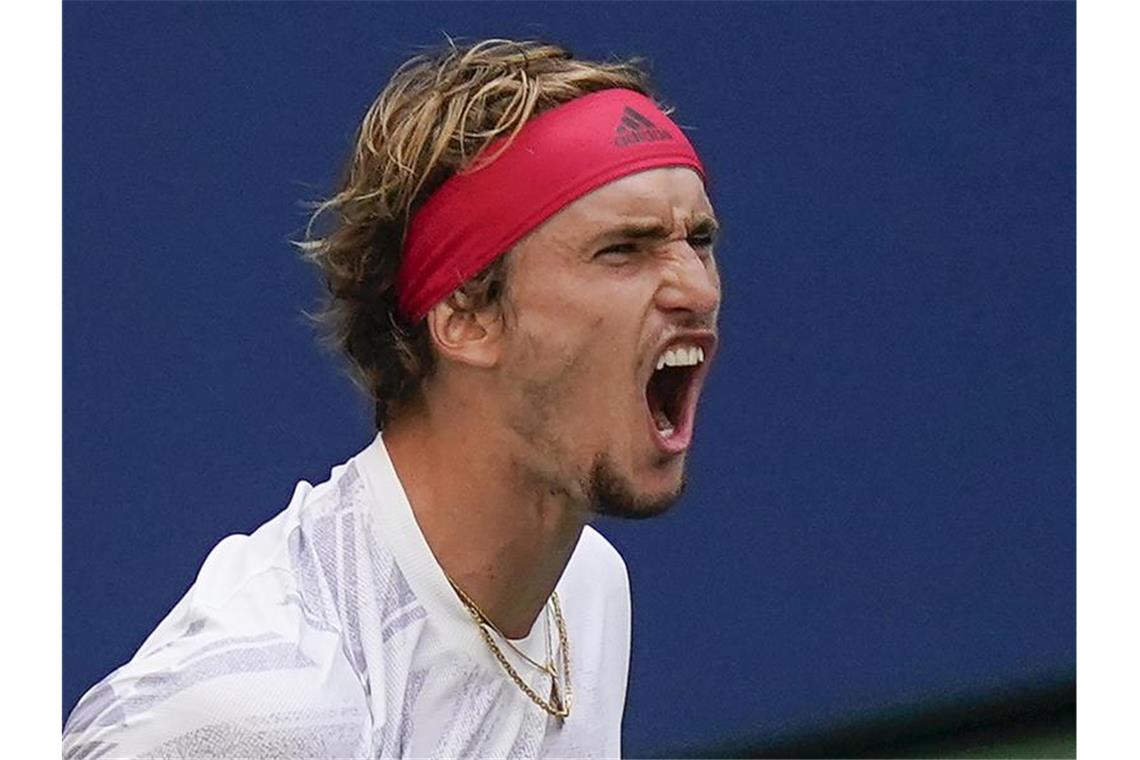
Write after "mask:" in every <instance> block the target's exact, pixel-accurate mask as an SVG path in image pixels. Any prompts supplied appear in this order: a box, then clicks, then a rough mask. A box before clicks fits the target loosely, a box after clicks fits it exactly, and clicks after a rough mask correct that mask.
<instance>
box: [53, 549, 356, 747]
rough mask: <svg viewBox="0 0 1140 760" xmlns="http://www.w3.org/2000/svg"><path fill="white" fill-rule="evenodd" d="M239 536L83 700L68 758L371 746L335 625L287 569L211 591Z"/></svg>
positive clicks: (67, 735) (67, 742) (68, 737)
mask: <svg viewBox="0 0 1140 760" xmlns="http://www.w3.org/2000/svg"><path fill="white" fill-rule="evenodd" d="M245 538H247V537H244V536H241V537H231V538H229V539H226V540H225V541H223V542H222V543H221V544H219V546H218V547H217V548H215V550H214V552H213V553H212V554H211V556H210V558H209V559H208V560H207V562H206V564H205V565H204V566H203V574H202V575H200V576H199V580H198V582H197V583H196V584H195V586H194V587H192V588H191V590H190V592H188V593H187V595H186V596H185V597H184V598H183V599H182V601H180V602H179V604H178V605H177V606H176V607H175V608H174V610H173V611H172V612H171V613H170V614H169V615H168V616H167V617H166V619H165V620H163V622H162V623H161V624H160V625H159V627H158V628H157V629H156V630H155V632H154V633H153V634H151V636H150V637H149V638H148V639H147V641H146V642H145V643H144V644H143V646H142V648H141V649H140V650H139V652H138V653H137V654H136V655H135V657H134V658H133V659H132V660H131V661H130V662H128V663H127V664H126V665H124V666H123V667H121V668H119V669H118V670H116V671H115V672H113V673H112V674H111V675H110V676H108V677H107V678H106V679H104V680H103V681H102V682H100V683H99V684H97V685H96V686H95V687H94V688H92V689H91V690H90V691H88V692H87V694H86V695H84V697H83V698H82V699H81V700H80V701H79V703H78V704H77V705H76V707H75V709H74V710H73V711H72V713H71V715H70V717H69V719H68V721H67V725H66V726H65V728H64V737H63V755H64V758H65V759H66V760H80V759H83V760H95V759H96V758H104V757H105V758H127V757H129V758H134V757H147V758H150V757H154V758H191V757H192V758H222V757H225V758H269V757H274V758H280V757H306V758H324V757H328V758H333V757H335V758H350V757H362V756H366V755H367V754H368V748H369V736H370V733H371V718H370V715H369V709H368V705H367V703H366V700H365V697H364V692H363V689H362V688H361V685H360V681H359V678H358V676H357V675H356V672H355V671H354V670H353V668H352V667H351V665H350V663H349V661H348V658H347V657H346V656H345V654H344V647H343V645H342V641H341V636H340V633H339V632H338V631H337V630H336V629H335V627H333V626H331V625H329V624H327V623H325V622H324V621H323V620H322V619H321V618H320V617H319V616H314V615H313V614H312V612H311V611H310V610H308V609H306V603H305V601H304V600H303V599H302V598H301V596H300V595H298V594H297V593H296V589H295V588H294V586H295V584H294V583H293V582H292V579H291V578H290V577H289V574H288V573H287V572H285V571H283V570H281V569H280V568H276V567H273V566H271V565H267V566H266V569H264V570H262V571H258V572H255V573H251V574H249V575H248V576H247V577H246V579H245V580H244V581H243V583H242V584H241V586H240V587H239V588H237V589H236V590H231V591H232V593H227V594H226V596H225V597H224V598H219V597H218V596H216V595H211V594H210V593H208V590H209V585H210V584H209V581H210V578H209V574H210V572H211V571H212V570H214V569H216V568H217V567H219V566H225V565H226V564H227V563H229V562H231V561H232V560H233V559H234V558H235V557H237V556H239V555H240V556H241V557H242V558H243V561H245V557H246V556H247V555H248V551H241V550H242V549H248V547H243V546H241V545H240V544H241V543H242V542H241V541H235V539H245ZM227 542H229V546H227Z"/></svg>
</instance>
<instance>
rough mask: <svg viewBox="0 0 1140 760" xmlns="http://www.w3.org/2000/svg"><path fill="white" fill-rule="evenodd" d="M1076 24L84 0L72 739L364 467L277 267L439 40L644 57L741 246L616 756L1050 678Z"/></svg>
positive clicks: (76, 110)
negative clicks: (84, 707) (208, 601)
mask: <svg viewBox="0 0 1140 760" xmlns="http://www.w3.org/2000/svg"><path fill="white" fill-rule="evenodd" d="M1074 17H1075V10H1074V5H1072V4H1068V3H1032V4H1018V3H993V4H977V3H948V4H934V3H921V4H911V3H882V4H786V3H781V4H742V3H731V4H723V5H722V4H712V3H700V4H697V3H693V4H645V3H606V4H601V5H586V4H582V3H575V4H559V5H545V4H532V3H527V4H504V5H472V4H450V3H448V4H439V5H429V6H422V5H409V4H385V5H356V4H353V5H348V4H335V5H334V4H313V5H307V4H289V5H277V4H248V5H247V4H200V5H199V4H193V5H186V4H134V3H130V4H73V3H68V4H66V5H65V9H64V177H63V179H64V220H63V231H64V293H63V295H64V362H65V363H64V413H65V426H64V521H65V522H64V536H63V539H64V588H63V601H64V652H63V657H64V685H63V707H64V711H65V712H66V711H68V710H70V708H71V706H72V705H73V704H74V703H75V701H76V700H77V699H78V698H79V696H80V695H81V693H82V692H83V691H84V690H85V689H86V688H87V687H88V686H90V685H91V684H93V683H94V682H95V681H96V680H98V679H99V678H101V677H102V676H103V675H104V674H105V673H106V672H108V671H110V670H111V669H113V668H114V667H116V666H117V665H119V664H120V663H122V662H123V661H125V660H126V659H128V658H129V657H130V655H131V654H132V653H133V651H134V650H135V648H137V646H138V645H139V644H140V643H141V641H142V639H143V638H144V637H145V636H146V634H147V633H148V632H149V631H150V629H151V628H152V627H153V626H154V624H155V623H156V622H157V621H158V620H159V619H160V618H161V617H162V616H163V615H165V613H166V612H167V611H168V610H169V608H170V607H171V606H172V605H173V604H174V603H175V602H176V601H177V599H178V598H179V597H180V596H181V594H182V593H183V591H184V590H185V589H186V587H187V586H188V585H189V583H190V582H191V581H192V580H193V578H194V574H195V572H196V570H197V568H198V566H199V564H200V563H201V561H202V559H203V558H204V557H205V555H206V554H207V552H208V551H209V549H210V548H211V547H212V546H213V545H214V544H215V543H216V542H217V541H218V540H219V539H220V538H221V537H223V536H225V535H227V534H229V533H234V532H248V531H250V530H252V529H253V528H255V527H256V526H257V525H258V524H260V523H261V522H263V521H264V520H266V519H267V518H269V517H270V516H271V515H273V514H274V513H275V512H277V511H278V510H279V509H281V508H282V507H284V505H285V503H286V502H287V500H288V498H289V495H290V493H291V491H292V487H293V484H294V483H295V482H296V480H298V479H300V478H305V479H307V480H310V481H314V482H315V481H319V480H321V479H323V478H324V477H325V475H326V474H327V471H328V469H329V467H331V466H332V465H333V464H335V463H337V462H339V461H341V460H343V459H344V458H346V457H347V456H349V455H351V454H352V453H354V452H355V451H356V450H358V449H359V448H361V447H362V446H363V445H364V444H365V443H366V442H367V440H368V439H369V437H370V426H369V421H370V416H369V410H368V408H367V405H366V404H365V403H364V402H363V401H362V400H361V399H360V398H359V397H358V396H356V395H355V392H354V391H353V390H352V389H351V386H350V385H349V384H348V382H347V381H346V380H345V379H343V377H342V376H341V375H340V374H338V370H337V368H336V366H335V365H334V362H333V361H331V360H330V359H329V358H328V357H326V356H323V355H322V354H321V353H320V351H319V350H318V349H317V348H316V347H315V345H314V341H313V339H312V334H311V331H310V329H309V328H308V327H307V325H306V323H305V321H304V319H303V318H302V317H301V315H300V310H301V309H302V308H306V307H310V306H312V305H313V304H314V302H315V300H316V297H317V292H318V291H317V283H316V279H315V277H314V275H313V274H312V273H311V272H310V271H309V270H308V269H307V268H306V267H305V266H304V265H303V264H301V263H300V262H299V261H298V260H297V258H296V256H295V253H294V252H293V250H292V249H291V248H290V246H289V245H288V243H287V241H288V239H289V238H290V237H295V236H296V235H297V234H298V232H299V230H300V227H301V225H302V224H303V222H304V214H303V211H302V209H301V208H300V207H299V205H298V201H301V200H312V199H314V198H317V197H319V196H320V195H322V194H323V193H326V192H327V191H328V190H329V189H330V187H331V185H332V182H333V179H334V177H335V175H336V172H337V170H338V168H339V163H340V161H341V159H342V158H343V156H344V155H345V151H346V148H347V145H348V141H349V139H350V136H351V133H352V131H353V129H354V127H355V124H356V122H357V121H358V120H359V118H360V116H361V115H362V114H363V111H364V109H365V108H366V106H367V105H368V103H369V102H370V101H371V99H372V98H373V97H374V95H375V94H376V92H377V91H378V90H379V88H380V87H381V86H382V85H383V82H384V81H385V80H386V79H387V77H388V76H389V74H390V73H391V71H392V70H393V68H394V67H395V66H396V65H397V64H398V63H399V62H400V61H401V60H403V59H404V58H405V57H407V56H408V55H409V54H410V53H412V52H414V51H415V49H416V47H417V46H419V45H424V44H435V43H437V42H439V41H440V40H441V39H442V34H441V33H442V32H444V31H446V32H448V33H449V34H452V35H460V36H465V37H487V36H515V37H534V36H538V37H545V38H550V39H554V40H559V41H563V42H565V43H567V44H569V45H570V46H571V48H572V49H573V50H574V51H575V52H576V53H577V54H579V55H581V56H585V57H596V56H606V55H609V54H611V53H612V54H616V55H623V56H624V55H629V54H641V55H644V56H646V57H647V58H648V59H649V60H650V61H651V62H652V65H653V71H654V73H655V78H656V81H657V82H658V84H659V86H660V89H661V90H662V92H663V93H664V94H665V95H666V96H667V98H668V99H669V100H670V101H671V102H673V103H675V104H676V105H677V106H678V112H677V118H678V120H679V121H680V122H681V123H683V124H688V125H693V126H694V127H695V129H694V130H693V131H692V133H691V134H692V137H693V140H694V142H695V143H696V144H697V146H698V148H699V149H701V150H702V152H703V154H704V156H705V158H706V161H707V163H708V167H709V170H710V174H711V177H712V190H713V194H714V202H715V203H716V204H717V206H718V210H719V214H720V216H721V218H722V220H723V222H724V224H725V227H726V233H727V234H726V235H725V237H724V239H723V240H724V242H723V246H722V248H721V249H720V253H719V255H720V257H721V266H722V268H723V271H724V277H725V289H726V302H725V308H724V313H723V323H722V329H723V337H724V340H723V344H722V351H721V354H720V361H719V366H718V369H717V372H715V373H714V378H713V381H712V383H711V385H710V387H709V389H708V392H707V395H706V400H705V402H704V405H703V409H702V415H701V418H700V424H699V430H698V442H697V443H698V449H697V450H696V452H695V454H694V458H693V463H692V487H691V490H690V491H689V492H688V494H687V496H686V497H685V499H684V501H683V503H682V505H681V506H679V507H678V508H677V509H676V510H675V511H674V512H673V513H671V514H670V515H668V516H667V517H665V518H662V519H660V520H657V521H654V522H650V523H638V524H618V523H604V524H602V526H601V527H602V530H603V531H604V532H605V533H606V534H607V535H608V536H610V538H611V540H612V541H614V543H615V544H617V545H618V547H619V548H620V549H621V550H622V552H623V554H624V555H625V557H626V560H627V563H628V565H629V567H630V572H631V576H632V583H633V593H634V651H633V666H632V673H631V684H630V692H629V706H628V710H627V720H626V742H627V749H628V751H629V752H630V753H631V754H644V753H648V752H653V751H662V750H667V749H668V748H670V747H677V746H691V745H693V744H701V743H709V744H712V743H721V742H725V741H729V740H733V739H736V738H740V737H758V738H768V739H770V738H772V737H776V736H779V735H781V734H784V733H786V732H789V731H792V730H795V729H798V728H812V727H819V726H823V725H826V724H828V723H830V722H834V721H836V720H841V719H844V718H849V717H851V716H855V715H862V714H868V713H872V712H875V711H878V710H881V709H883V708H887V707H891V706H900V705H908V704H920V703H923V702H927V701H929V700H932V699H935V698H939V697H944V696H946V695H968V694H974V693H979V694H980V693H986V692H989V691H993V690H997V689H1001V688H1004V687H1007V686H1009V685H1011V684H1033V683H1045V682H1048V681H1050V680H1051V679H1055V678H1057V677H1064V676H1065V674H1071V672H1072V670H1073V668H1074V667H1075V563H1074V559H1075V543H1074V533H1075V510H1074V500H1075V495H1074V486H1075V440H1074V429H1075V397H1074V385H1075V370H1074V343H1075V335H1074V323H1075V294H1074V277H1075V272H1074V267H1075V258H1074V253H1075V206H1074V201H1075V146H1074V137H1075V81H1074V76H1075V33H1074V27H1075V18H1074ZM31 116H32V115H28V114H25V117H31ZM17 223H18V222H17ZM20 255H28V254H27V253H24V254H20Z"/></svg>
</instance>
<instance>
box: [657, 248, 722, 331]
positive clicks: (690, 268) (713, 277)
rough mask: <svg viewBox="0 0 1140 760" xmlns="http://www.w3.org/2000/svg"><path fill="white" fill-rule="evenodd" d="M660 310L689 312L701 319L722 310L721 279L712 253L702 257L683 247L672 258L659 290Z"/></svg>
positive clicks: (693, 250)
mask: <svg viewBox="0 0 1140 760" xmlns="http://www.w3.org/2000/svg"><path fill="white" fill-rule="evenodd" d="M657 306H658V307H659V308H660V309H662V310H664V311H688V312H691V313H692V314H694V315H696V316H700V317H705V316H708V315H710V314H713V313H714V312H716V310H717V307H719V306H720V278H719V276H718V275H717V271H716V261H715V260H714V259H713V257H712V253H708V254H707V255H703V256H702V255H700V254H699V253H698V252H697V251H696V250H695V249H694V248H693V247H692V246H690V245H689V244H688V243H681V244H680V245H679V246H678V247H677V249H675V251H674V252H673V255H672V256H670V258H669V260H668V263H667V266H666V269H665V277H664V280H663V282H662V283H661V287H659V288H658V289H657Z"/></svg>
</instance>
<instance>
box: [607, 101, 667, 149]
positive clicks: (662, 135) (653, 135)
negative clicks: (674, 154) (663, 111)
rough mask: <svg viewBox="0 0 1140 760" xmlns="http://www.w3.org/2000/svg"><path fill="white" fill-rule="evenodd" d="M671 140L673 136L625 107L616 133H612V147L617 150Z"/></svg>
mask: <svg viewBox="0 0 1140 760" xmlns="http://www.w3.org/2000/svg"><path fill="white" fill-rule="evenodd" d="M672 139H673V135H671V134H669V133H668V132H666V131H665V130H664V129H661V128H660V127H658V126H657V125H656V124H654V123H653V122H652V121H650V120H649V119H648V118H646V117H645V116H643V115H642V114H640V113H638V112H637V111H635V110H633V109H632V108H630V107H629V106H626V107H625V110H624V111H622V114H621V121H619V122H618V125H617V131H616V132H615V133H614V145H616V146H618V147H619V148H621V147H624V146H626V145H636V144H637V143H645V142H657V141H659V140H672Z"/></svg>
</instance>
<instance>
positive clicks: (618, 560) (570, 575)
mask: <svg viewBox="0 0 1140 760" xmlns="http://www.w3.org/2000/svg"><path fill="white" fill-rule="evenodd" d="M560 587H562V588H564V589H565V592H566V593H567V595H568V596H570V595H573V596H576V597H577V598H579V599H583V598H584V599H589V600H591V602H592V604H595V605H597V604H601V605H603V606H604V608H605V609H604V612H605V613H606V614H607V616H610V617H613V616H617V617H621V618H625V619H626V620H628V618H629V608H630V598H629V572H628V571H627V570H626V566H625V560H623V559H622V557H621V554H620V553H619V552H618V550H617V549H616V548H614V546H613V544H611V543H610V542H609V541H607V540H606V538H605V537H604V536H603V535H602V534H601V533H599V532H598V531H597V530H595V529H594V528H593V527H591V526H589V525H587V526H586V527H585V528H583V529H582V535H581V537H580V538H579V539H578V546H577V547H576V548H575V549H574V554H573V555H572V556H571V557H570V562H569V563H568V564H567V565H566V572H565V573H564V574H563V580H562V582H561V583H560Z"/></svg>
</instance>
